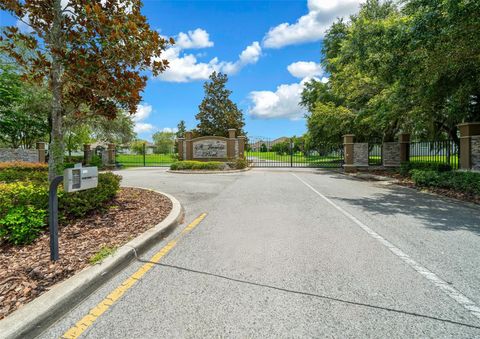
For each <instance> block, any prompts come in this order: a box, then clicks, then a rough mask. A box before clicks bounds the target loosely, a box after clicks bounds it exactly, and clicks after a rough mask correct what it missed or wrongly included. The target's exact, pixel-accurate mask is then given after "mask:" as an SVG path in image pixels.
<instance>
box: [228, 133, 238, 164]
mask: <svg viewBox="0 0 480 339" xmlns="http://www.w3.org/2000/svg"><path fill="white" fill-rule="evenodd" d="M236 131H237V130H236V129H235V128H229V129H228V140H227V158H228V159H233V158H235V142H236V141H237V140H236V138H235V134H236Z"/></svg>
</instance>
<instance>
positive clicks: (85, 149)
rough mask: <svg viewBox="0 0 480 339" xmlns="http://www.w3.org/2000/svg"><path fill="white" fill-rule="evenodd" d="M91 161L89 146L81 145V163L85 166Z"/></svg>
mask: <svg viewBox="0 0 480 339" xmlns="http://www.w3.org/2000/svg"><path fill="white" fill-rule="evenodd" d="M91 161H92V148H91V145H90V144H84V145H83V163H84V164H85V165H88V164H90V162H91Z"/></svg>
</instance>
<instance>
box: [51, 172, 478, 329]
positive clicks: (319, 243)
mask: <svg viewBox="0 0 480 339" xmlns="http://www.w3.org/2000/svg"><path fill="white" fill-rule="evenodd" d="M121 174H122V175H123V177H124V182H123V183H124V184H125V185H136V186H142V187H149V188H154V189H158V190H161V191H164V192H167V193H170V194H172V195H174V196H175V197H177V198H178V199H179V200H180V201H181V202H182V204H183V205H184V206H185V208H186V221H185V224H184V225H182V226H180V227H179V229H178V230H177V231H176V232H175V233H174V234H172V235H171V236H170V237H168V239H165V241H162V242H161V243H159V244H158V245H157V246H156V247H155V248H154V249H152V250H151V251H150V253H147V254H146V255H145V256H144V257H145V259H148V258H150V257H151V256H152V255H153V254H155V253H156V252H158V251H159V250H160V249H161V248H163V247H164V246H165V245H166V244H167V242H168V241H169V240H171V239H173V237H175V236H177V235H178V234H179V232H180V231H181V229H182V228H184V227H185V226H186V225H187V224H189V223H190V222H191V221H192V220H194V219H195V218H196V217H197V216H198V215H200V214H201V213H207V216H206V217H205V219H204V220H203V221H202V222H201V223H200V224H199V225H198V226H197V227H196V228H194V229H193V230H192V231H191V232H190V233H188V234H186V235H185V236H183V237H181V238H180V240H179V242H178V243H177V245H176V247H175V248H173V249H172V250H171V251H170V252H169V253H168V254H167V255H166V256H165V257H164V258H163V259H162V260H161V262H160V263H161V264H162V265H155V267H153V269H151V270H150V271H149V272H148V273H146V274H145V275H144V276H143V277H142V279H141V280H140V281H139V282H138V283H136V284H135V285H134V286H133V287H132V288H130V289H129V290H128V291H127V292H126V293H125V294H124V295H123V297H122V298H121V299H120V300H119V301H117V302H116V303H115V304H113V305H112V306H111V307H110V308H109V309H108V311H106V312H105V313H104V314H102V315H101V316H100V317H99V318H98V319H97V320H96V321H95V322H94V323H93V325H92V326H90V327H89V328H88V329H87V330H86V331H85V332H84V333H83V336H84V337H85V338H134V337H135V338H159V337H242V338H243V337H378V338H385V337H395V338H396V337H435V338H436V337H465V338H472V337H480V308H479V305H480V259H479V255H480V208H479V207H476V206H472V205H469V204H465V203H460V202H454V201H452V200H448V199H442V198H437V197H434V196H432V195H428V194H423V193H417V192H415V191H413V190H410V189H405V188H401V187H397V186H387V185H385V184H382V183H378V182H377V183H375V182H365V181H359V180H355V179H352V178H350V177H347V176H344V175H342V174H338V173H335V172H328V171H322V170H318V171H313V170H312V171H311V170H295V171H289V170H274V169H255V170H252V171H249V172H243V173H238V174H225V175H180V174H169V173H166V172H165V171H164V170H163V169H137V170H125V171H123V172H122V173H121ZM142 265H143V263H141V262H135V263H133V264H132V265H130V266H129V267H128V268H127V269H125V270H124V271H122V273H120V274H119V275H118V276H117V277H115V278H114V279H112V280H111V281H110V282H109V283H107V284H105V285H104V286H103V287H102V288H100V289H99V290H98V291H96V292H95V293H94V294H93V295H91V296H90V297H89V298H88V299H86V300H85V301H84V302H83V303H82V304H80V305H79V306H78V307H77V308H76V309H75V310H73V311H71V312H69V313H67V314H66V315H65V317H64V318H63V319H61V320H60V321H58V322H57V323H56V324H54V325H53V326H52V327H51V328H50V329H48V331H46V332H45V333H44V334H43V335H42V337H43V338H52V337H58V336H61V335H62V334H63V333H64V332H65V331H66V330H68V329H69V328H70V327H71V326H73V325H74V324H75V323H76V322H77V321H78V320H80V319H81V318H82V317H84V316H85V315H86V314H87V313H88V311H89V310H90V309H91V308H93V307H95V305H97V303H99V302H100V301H101V300H102V299H103V298H105V296H106V295H108V294H109V293H110V292H111V291H112V290H114V289H115V288H116V287H117V286H119V284H121V283H122V281H124V280H125V279H126V278H127V277H128V276H130V275H131V274H132V273H133V272H135V271H136V270H137V269H138V268H139V267H141V266H142ZM165 265H166V266H165Z"/></svg>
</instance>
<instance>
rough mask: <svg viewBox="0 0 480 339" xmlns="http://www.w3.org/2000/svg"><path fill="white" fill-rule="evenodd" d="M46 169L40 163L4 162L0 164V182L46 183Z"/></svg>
mask: <svg viewBox="0 0 480 339" xmlns="http://www.w3.org/2000/svg"><path fill="white" fill-rule="evenodd" d="M47 173H48V167H47V165H46V164H41V163H28V162H5V163H0V182H5V183H11V182H16V181H33V182H46V181H47V180H48V177H47Z"/></svg>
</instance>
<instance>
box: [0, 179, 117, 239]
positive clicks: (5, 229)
mask: <svg viewBox="0 0 480 339" xmlns="http://www.w3.org/2000/svg"><path fill="white" fill-rule="evenodd" d="M43 175H44V176H45V179H44V181H41V182H40V181H38V182H36V181H24V182H22V181H16V182H12V183H4V184H1V183H0V238H3V239H5V240H7V241H8V242H10V243H13V244H26V243H29V242H31V241H33V240H34V239H35V238H36V237H37V236H38V234H39V233H40V232H41V231H42V230H43V229H45V226H46V225H47V223H46V216H47V210H48V180H47V179H46V178H47V173H46V172H45V173H43ZM120 180H121V177H120V176H118V175H115V174H113V173H110V172H108V173H100V174H99V177H98V187H96V188H93V189H89V190H85V191H79V192H75V193H66V192H65V191H63V189H59V192H58V197H59V214H60V216H59V218H60V220H62V221H64V220H67V219H74V218H80V217H83V216H85V215H86V214H87V213H89V212H91V211H93V210H97V209H99V208H102V207H103V206H104V205H105V203H107V202H108V201H111V200H112V199H113V198H114V197H115V195H116V194H117V192H118V190H119V188H120Z"/></svg>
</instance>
